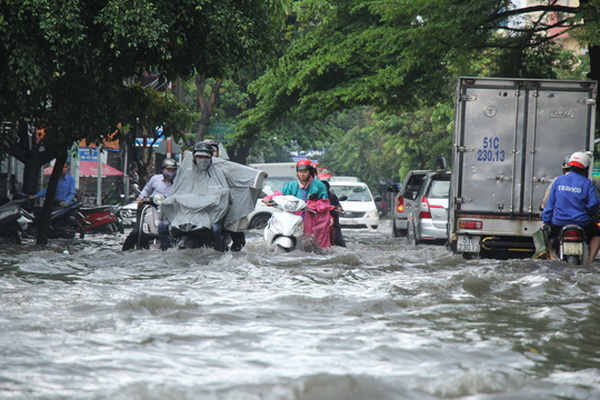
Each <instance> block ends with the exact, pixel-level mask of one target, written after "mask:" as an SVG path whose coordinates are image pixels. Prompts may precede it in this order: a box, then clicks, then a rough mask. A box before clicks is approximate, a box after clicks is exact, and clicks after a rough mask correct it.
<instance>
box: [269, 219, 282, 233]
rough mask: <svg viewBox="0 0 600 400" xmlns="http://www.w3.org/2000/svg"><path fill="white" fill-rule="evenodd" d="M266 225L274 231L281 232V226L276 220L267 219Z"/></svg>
mask: <svg viewBox="0 0 600 400" xmlns="http://www.w3.org/2000/svg"><path fill="white" fill-rule="evenodd" d="M268 225H271V226H272V227H273V228H274V229H275V230H276V231H279V232H282V231H283V226H281V222H280V221H279V220H278V219H277V218H273V217H271V218H270V219H269V222H268ZM268 225H267V226H268Z"/></svg>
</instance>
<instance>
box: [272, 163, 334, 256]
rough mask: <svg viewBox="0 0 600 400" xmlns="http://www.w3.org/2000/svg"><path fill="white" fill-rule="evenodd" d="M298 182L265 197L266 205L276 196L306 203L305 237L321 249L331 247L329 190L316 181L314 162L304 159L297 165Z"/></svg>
mask: <svg viewBox="0 0 600 400" xmlns="http://www.w3.org/2000/svg"><path fill="white" fill-rule="evenodd" d="M296 175H297V177H298V179H297V180H294V181H291V182H288V183H287V184H285V186H283V187H282V188H281V190H278V191H276V192H275V193H273V194H271V195H269V196H265V197H264V198H263V200H262V201H263V202H264V203H268V202H269V201H270V200H271V199H272V198H273V197H274V196H278V195H282V194H284V195H292V196H296V197H297V198H299V199H302V200H304V201H306V203H307V210H308V212H306V211H304V212H303V213H302V217H303V218H304V236H305V237H307V238H311V239H313V240H314V241H315V242H316V243H317V244H319V246H320V247H323V248H325V247H330V246H331V240H330V239H331V238H330V235H329V231H330V226H331V218H330V216H329V215H330V214H329V211H330V210H331V208H332V207H331V204H330V203H329V195H328V193H327V188H326V187H325V185H324V184H323V182H321V181H320V180H318V179H316V178H315V176H316V170H315V168H314V167H313V165H312V162H311V161H310V160H307V159H302V160H300V161H298V162H297V163H296Z"/></svg>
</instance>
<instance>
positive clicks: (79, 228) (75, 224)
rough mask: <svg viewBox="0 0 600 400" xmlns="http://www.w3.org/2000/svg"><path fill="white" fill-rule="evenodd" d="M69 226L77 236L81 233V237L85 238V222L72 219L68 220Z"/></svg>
mask: <svg viewBox="0 0 600 400" xmlns="http://www.w3.org/2000/svg"><path fill="white" fill-rule="evenodd" d="M67 226H68V227H69V228H70V229H72V230H73V231H74V232H75V237H77V234H79V239H83V238H84V237H85V228H84V227H83V224H82V223H81V222H79V221H77V220H76V219H71V218H69V220H68V221H67Z"/></svg>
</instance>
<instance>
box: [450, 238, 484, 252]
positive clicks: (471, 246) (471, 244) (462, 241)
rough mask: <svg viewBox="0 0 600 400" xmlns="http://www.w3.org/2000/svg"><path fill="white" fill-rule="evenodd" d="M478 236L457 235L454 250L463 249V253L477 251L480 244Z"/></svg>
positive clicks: (479, 248)
mask: <svg viewBox="0 0 600 400" xmlns="http://www.w3.org/2000/svg"><path fill="white" fill-rule="evenodd" d="M480 239H481V238H480V237H479V236H463V235H458V240H457V241H456V250H457V251H464V252H465V253H479V251H480V250H481V246H480V245H479V240H480Z"/></svg>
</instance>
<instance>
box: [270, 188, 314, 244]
mask: <svg viewBox="0 0 600 400" xmlns="http://www.w3.org/2000/svg"><path fill="white" fill-rule="evenodd" d="M267 205H268V206H270V207H275V208H276V209H277V211H276V212H274V213H273V214H272V215H271V218H270V219H269V222H268V223H267V226H266V227H265V231H264V238H265V241H266V242H267V243H268V244H269V245H270V246H272V247H275V248H277V249H279V250H282V251H285V252H289V251H293V250H295V249H297V248H299V247H300V246H301V244H302V241H303V238H304V221H303V219H302V216H300V215H297V214H294V213H295V212H298V211H302V210H303V209H304V208H306V203H305V202H304V201H303V200H301V199H299V198H297V197H295V196H275V197H273V199H272V200H271V201H270V202H269V203H268V204H267Z"/></svg>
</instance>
